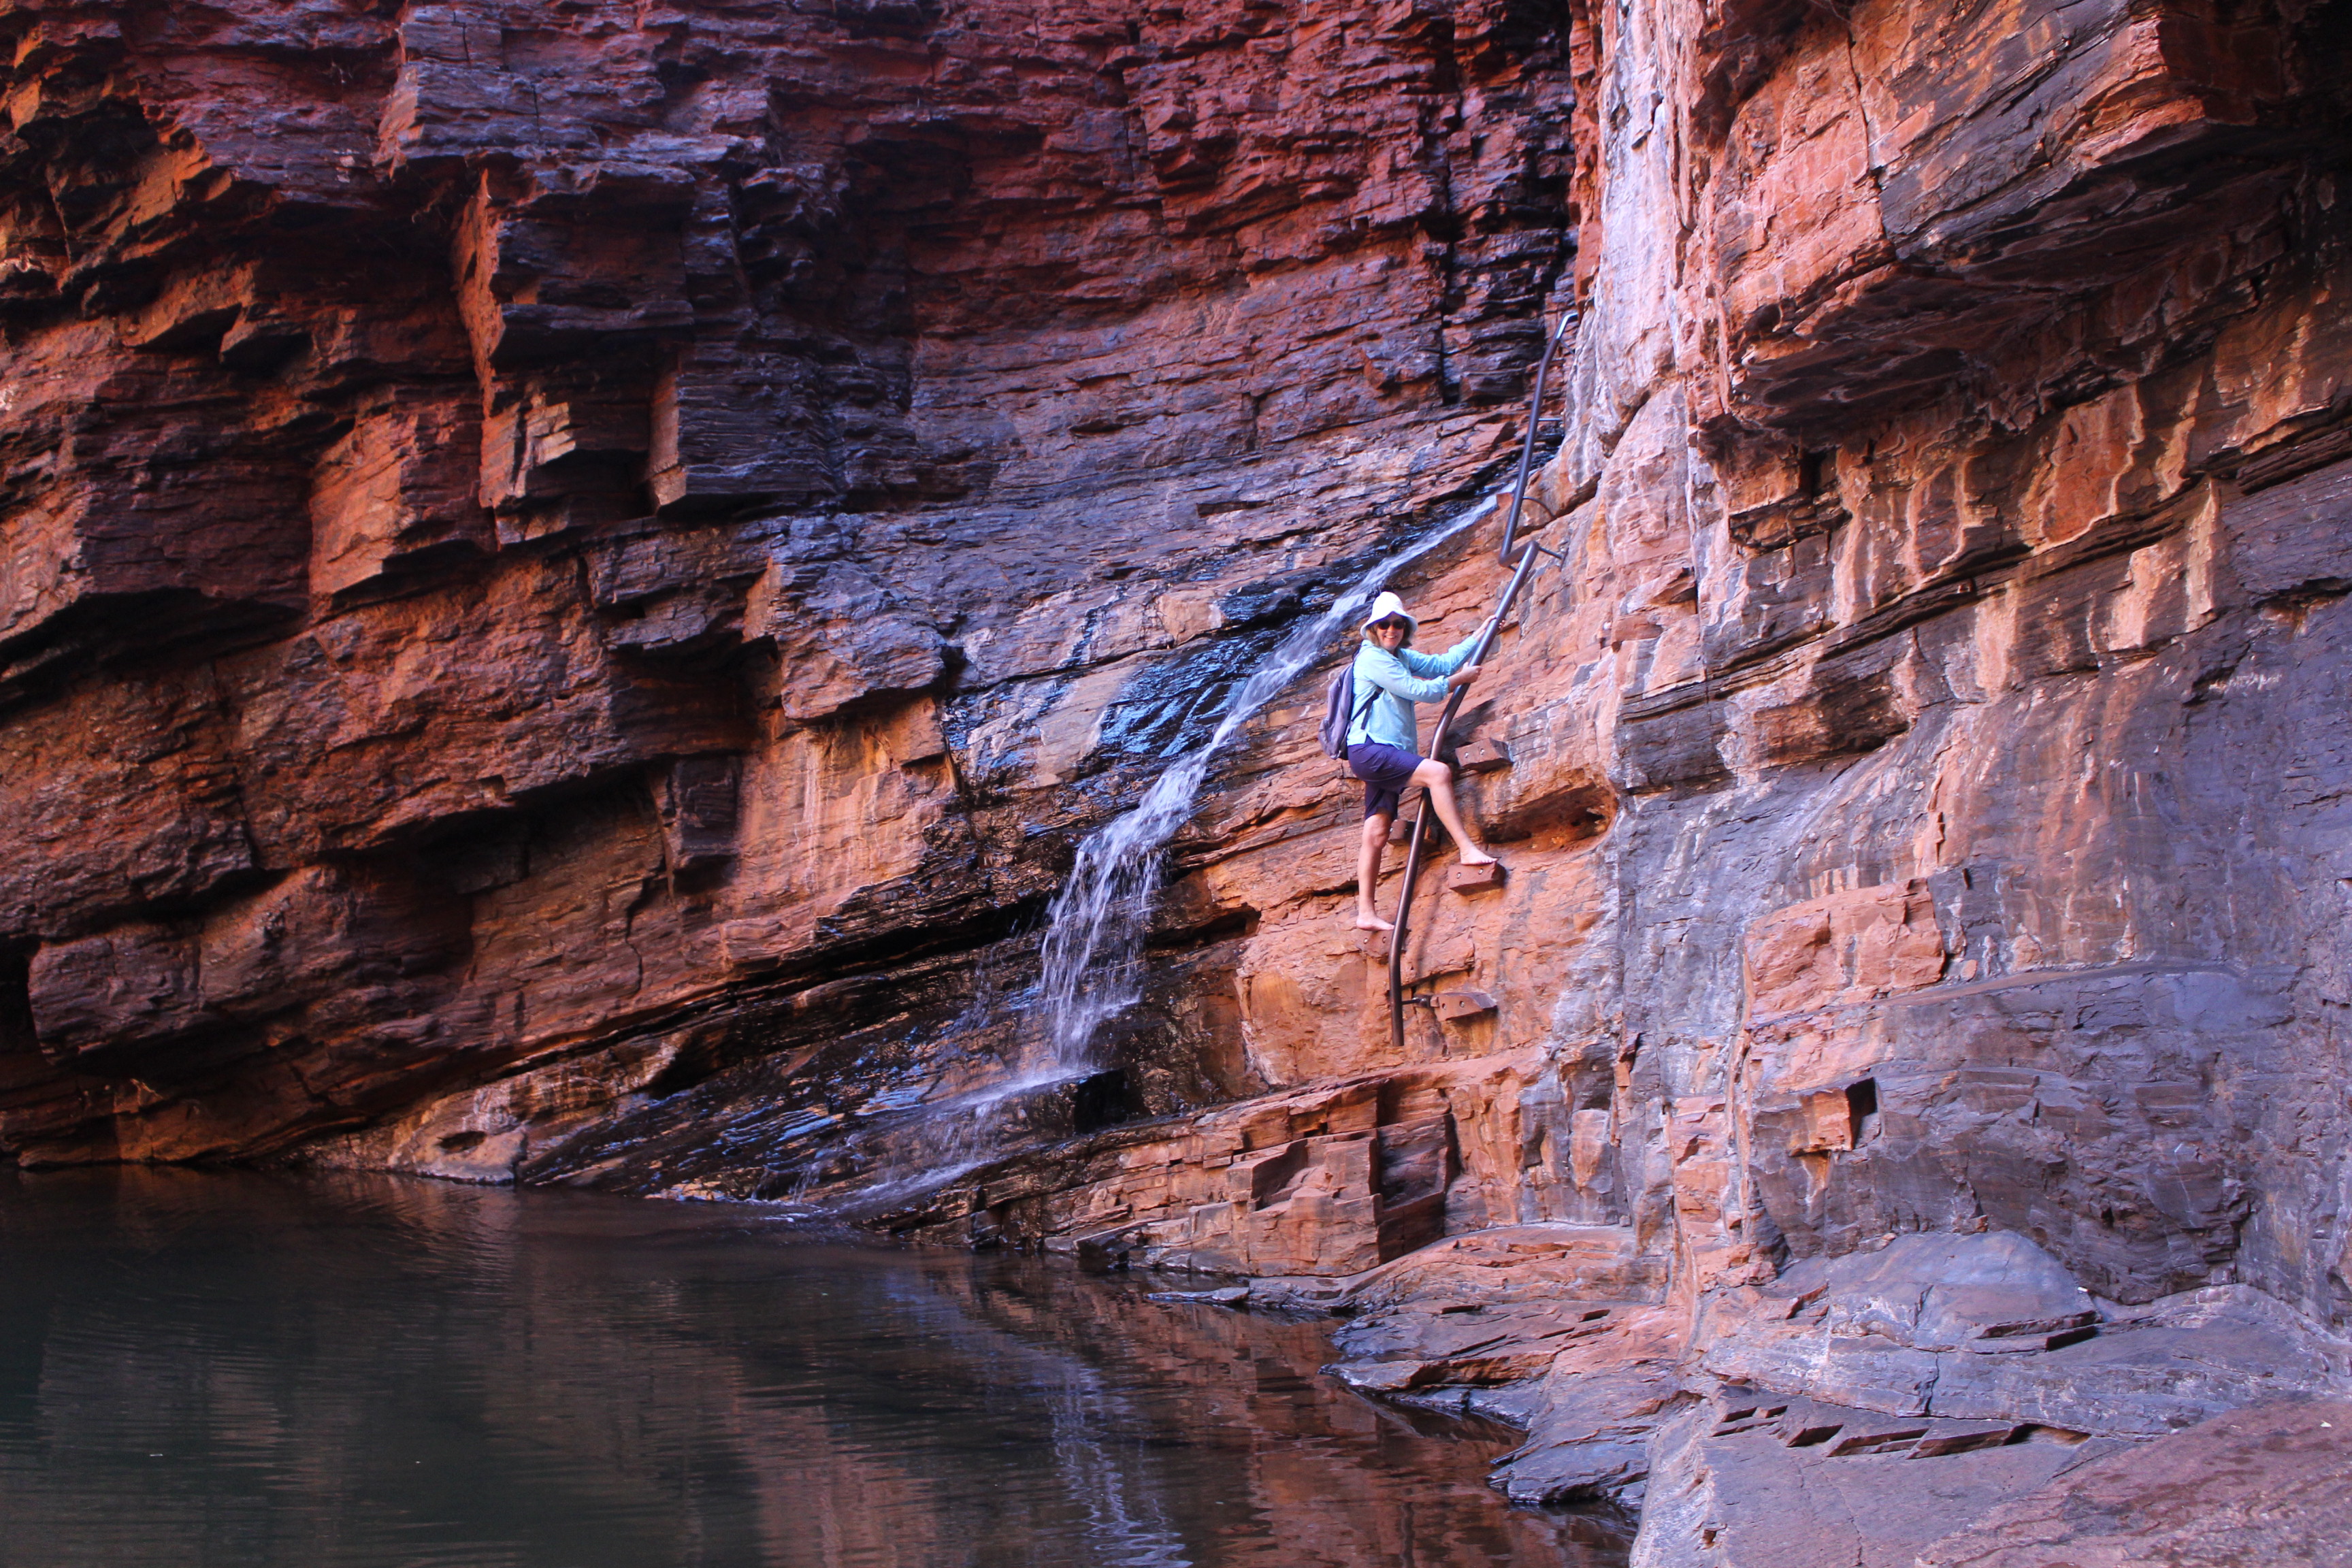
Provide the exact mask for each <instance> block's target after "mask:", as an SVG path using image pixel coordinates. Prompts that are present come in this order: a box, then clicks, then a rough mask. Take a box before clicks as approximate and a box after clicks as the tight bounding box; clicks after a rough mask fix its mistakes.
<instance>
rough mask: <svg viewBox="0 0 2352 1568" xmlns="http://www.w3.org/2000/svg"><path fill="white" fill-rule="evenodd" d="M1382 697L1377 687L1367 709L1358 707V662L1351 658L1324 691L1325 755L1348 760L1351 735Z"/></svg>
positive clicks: (1366, 704)
mask: <svg viewBox="0 0 2352 1568" xmlns="http://www.w3.org/2000/svg"><path fill="white" fill-rule="evenodd" d="M1379 696H1380V689H1378V688H1377V687H1375V688H1374V689H1373V690H1372V695H1371V696H1370V697H1367V698H1365V699H1364V706H1363V707H1362V708H1358V707H1357V706H1356V661H1355V660H1354V659H1352V658H1350V659H1349V661H1348V662H1347V663H1345V664H1343V665H1341V666H1340V667H1339V673H1338V674H1337V675H1334V676H1333V677H1332V678H1331V684H1330V685H1329V686H1327V687H1325V688H1324V689H1323V754H1324V755H1325V756H1327V757H1337V758H1339V760H1340V761H1341V762H1343V763H1344V762H1346V761H1347V760H1348V731H1349V730H1350V729H1352V728H1354V726H1355V722H1356V721H1357V720H1359V719H1360V718H1362V717H1363V716H1364V712H1365V710H1367V709H1369V708H1370V707H1371V705H1372V702H1373V700H1374V699H1375V698H1377V697H1379Z"/></svg>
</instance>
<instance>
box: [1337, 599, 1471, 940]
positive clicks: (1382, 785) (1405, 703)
mask: <svg viewBox="0 0 2352 1568" xmlns="http://www.w3.org/2000/svg"><path fill="white" fill-rule="evenodd" d="M1419 626H1420V623H1419V622H1417V621H1415V620H1414V619H1413V618H1412V616H1409V615H1407V614H1405V608H1404V601H1403V600H1402V599H1400V598H1398V597H1397V596H1396V595H1394V594H1382V595H1381V596H1380V597H1379V598H1377V599H1375V600H1373V601H1372V613H1371V614H1370V615H1369V616H1365V617H1364V646H1363V647H1360V648H1359V649H1357V650H1356V671H1355V674H1356V711H1355V713H1354V715H1353V716H1352V717H1351V718H1350V719H1349V723H1348V771H1349V773H1354V774H1355V775H1356V776H1357V777H1358V778H1360V779H1361V780H1363V781H1364V847H1363V850H1362V853H1361V854H1360V855H1359V856H1358V857H1357V859H1356V929H1357V930H1359V931H1394V930H1395V929H1396V928H1395V927H1394V926H1392V925H1391V924H1390V923H1389V922H1388V921H1384V920H1382V919H1381V917H1380V916H1379V915H1378V914H1377V913H1375V912H1374V911H1373V909H1372V891H1373V889H1376V888H1378V887H1379V886H1380V881H1381V856H1382V855H1383V854H1385V853H1386V852H1387V850H1388V846H1389V829H1390V827H1391V826H1393V825H1394V824H1395V822H1396V814H1397V805H1398V802H1399V800H1400V799H1401V798H1402V795H1404V791H1405V786H1406V785H1408V784H1419V785H1421V786H1422V788H1423V789H1425V790H1427V791H1428V792H1429V804H1430V805H1433V806H1435V807H1436V808H1437V820H1438V821H1440V822H1442V823H1444V824H1445V831H1446V832H1448V833H1450V834H1452V835H1453V836H1454V843H1455V844H1456V845H1457V846H1459V847H1460V848H1461V851H1462V864H1463V865H1465V866H1491V865H1493V864H1494V863H1495V858H1494V857H1493V856H1492V855H1489V854H1487V853H1486V850H1484V849H1482V848H1480V847H1478V844H1477V841H1476V840H1475V839H1474V838H1472V837H1470V829H1469V828H1468V827H1467V826H1465V824H1464V823H1463V821H1462V809H1461V807H1459V806H1457V805H1454V770H1453V769H1452V768H1450V767H1448V766H1446V765H1445V764H1444V763H1441V762H1438V761H1436V760H1435V759H1434V758H1430V757H1423V756H1422V755H1421V754H1420V753H1419V752H1416V751H1414V749H1413V747H1414V744H1415V742H1417V741H1418V740H1419V739H1420V727H1419V725H1418V724H1416V723H1415V721H1414V720H1413V712H1412V705H1413V704H1414V703H1416V702H1434V701H1436V700H1438V699H1440V698H1442V697H1444V695H1445V693H1446V692H1447V690H1448V689H1451V688H1453V687H1456V686H1467V685H1469V684H1470V683H1471V682H1472V681H1474V680H1475V679H1478V667H1477V666H1476V665H1475V664H1471V663H1469V662H1468V661H1469V658H1470V654H1471V651H1472V650H1473V649H1474V648H1475V647H1477V644H1478V634H1477V633H1476V632H1473V633H1471V634H1470V635H1469V636H1468V637H1464V638H1463V639H1462V640H1461V641H1460V642H1458V643H1455V644H1454V646H1453V647H1450V648H1447V649H1446V650H1445V651H1444V653H1438V654H1428V653H1415V652H1413V651H1412V634H1413V633H1414V632H1415V631H1416V630H1418V629H1419ZM1481 629H1482V630H1483V629H1484V628H1481Z"/></svg>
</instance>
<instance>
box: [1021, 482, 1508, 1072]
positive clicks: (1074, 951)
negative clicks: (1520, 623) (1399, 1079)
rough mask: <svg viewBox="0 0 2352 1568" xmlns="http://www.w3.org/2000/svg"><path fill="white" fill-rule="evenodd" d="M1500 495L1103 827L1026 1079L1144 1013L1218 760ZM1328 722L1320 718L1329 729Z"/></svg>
mask: <svg viewBox="0 0 2352 1568" xmlns="http://www.w3.org/2000/svg"><path fill="white" fill-rule="evenodd" d="M1495 504H1496V497H1493V496H1489V497H1487V498H1486V500H1483V501H1480V502H1479V503H1478V504H1477V505H1475V506H1474V507H1471V508H1470V509H1468V510H1465V511H1464V512H1463V513H1462V514H1461V515H1460V516H1458V517H1455V518H1453V519H1451V520H1450V521H1447V522H1446V523H1445V524H1444V526H1442V527H1440V528H1439V529H1438V530H1437V531H1435V532H1433V533H1432V534H1430V535H1429V536H1428V537H1427V538H1425V539H1423V540H1422V541H1420V542H1418V543H1415V544H1413V545H1412V546H1411V547H1409V548H1407V549H1404V550H1401V551H1399V552H1396V553H1395V554H1393V555H1391V556H1389V557H1387V558H1386V559H1384V560H1382V561H1381V562H1380V563H1378V564H1376V565H1374V566H1373V567H1372V568H1371V570H1370V571H1368V572H1366V573H1365V574H1363V575H1362V576H1360V577H1358V578H1357V579H1356V580H1355V581H1354V582H1353V583H1351V584H1349V585H1348V587H1347V589H1346V590H1345V591H1344V592H1342V593H1341V594H1340V595H1339V597H1338V598H1337V599H1335V600H1333V601H1332V603H1331V606H1330V608H1328V609H1327V610H1325V611H1324V612H1323V613H1322V614H1321V615H1319V616H1316V617H1315V618H1314V619H1313V620H1312V621H1309V622H1308V623H1307V625H1305V626H1300V627H1298V628H1297V630H1295V631H1293V632H1292V633H1291V634H1290V635H1289V636H1288V637H1285V638H1283V639H1282V641H1281V643H1280V644H1278V645H1277V646H1276V648H1275V650H1274V652H1273V653H1272V654H1271V655H1270V656H1268V658H1266V661H1265V663H1264V664H1263V665H1261V666H1259V667H1258V668H1257V670H1256V672H1255V674H1253V675H1252V676H1251V677H1250V678H1249V679H1247V680H1245V681H1244V682H1242V683H1241V684H1240V685H1239V686H1237V687H1235V688H1234V691H1233V693H1232V694H1231V695H1230V696H1228V697H1227V698H1226V699H1225V702H1224V706H1223V709H1222V710H1220V711H1219V713H1218V714H1217V727H1216V728H1215V729H1214V730H1213V731H1211V732H1210V735H1209V738H1208V739H1207V740H1206V741H1204V742H1202V743H1201V744H1200V745H1198V746H1196V747H1194V748H1193V749H1192V752H1191V753H1190V754H1189V755H1187V756H1185V757H1184V758H1182V759H1181V761H1179V762H1178V763H1176V764H1175V765H1174V766H1172V767H1171V768H1170V769H1169V770H1168V771H1167V772H1166V773H1161V774H1160V777H1159V778H1158V779H1157V780H1156V781H1154V783H1153V784H1152V785H1151V787H1150V790H1148V791H1146V792H1145V794H1144V796H1143V798H1142V800H1140V801H1139V802H1138V803H1137V804H1136V805H1134V807H1133V808H1132V809H1130V810H1129V811H1128V812H1127V813H1126V814H1125V815H1124V816H1118V817H1117V818H1114V819H1113V820H1112V821H1110V822H1108V823H1106V824H1105V825H1104V826H1101V827H1099V828H1097V829H1096V830H1095V831H1094V832H1093V833H1091V834H1089V835H1087V838H1086V839H1085V841H1084V842H1082V843H1081V844H1080V845H1079V846H1078V858H1077V863H1076V865H1074V866H1073V867H1071V868H1070V879H1069V880H1068V881H1066V882H1065V883H1064V884H1063V885H1062V890H1061V892H1060V893H1058V894H1056V895H1055V899H1054V903H1053V908H1052V910H1051V911H1050V912H1049V914H1048V917H1047V919H1048V925H1047V928H1046V931H1045V954H1044V958H1045V968H1044V973H1043V976H1042V978H1041V979H1040V980H1039V983H1038V992H1039V997H1040V1000H1041V1001H1042V1002H1043V1004H1044V1006H1043V1009H1042V1010H1043V1012H1044V1014H1045V1017H1046V1019H1047V1021H1048V1026H1049V1029H1050V1035H1049V1037H1048V1051H1047V1058H1046V1060H1045V1062H1043V1063H1041V1064H1039V1067H1038V1068H1036V1069H1034V1070H1033V1071H1032V1072H1031V1073H1028V1074H1024V1077H1027V1078H1030V1079H1033V1081H1034V1080H1057V1079H1072V1078H1077V1077H1081V1076H1083V1075H1084V1074H1086V1073H1087V1072H1088V1071H1090V1070H1091V1069H1092V1068H1094V1066H1095V1065H1096V1064H1095V1062H1094V1059H1093V1056H1092V1052H1093V1048H1094V1039H1095V1035H1096V1033H1097V1031H1098V1030H1099V1029H1100V1028H1101V1027H1102V1026H1103V1025H1105V1024H1107V1023H1108V1022H1109V1021H1110V1020H1111V1019H1113V1018H1116V1017H1117V1016H1118V1015H1119V1014H1121V1013H1123V1012H1125V1011H1127V1009H1128V1008H1129V1007H1130V1006H1132V1005H1134V1004H1135V1001H1136V999H1137V997H1139V995H1141V994H1142V991H1143V963H1142V959H1143V942H1144V938H1145V937H1146V935H1148V934H1149V932H1150V929H1151V909H1152V904H1153V901H1154V900H1155V899H1156V898H1157V896H1158V894H1159V892H1160V872H1161V858H1160V850H1161V849H1162V848H1164V847H1166V846H1167V843H1168V841H1169V840H1170V839H1171V838H1172V837H1175V835H1176V830H1177V829H1178V828H1180V827H1181V826H1183V825H1184V822H1185V820H1186V818H1188V817H1190V816H1192V803H1193V801H1194V800H1195V799H1196V798H1197V797H1198V796H1199V795H1200V793H1201V784H1202V781H1203V780H1204V779H1205V778H1206V777H1207V776H1208V772H1209V764H1210V763H1211V762H1213V761H1214V760H1215V758H1216V755H1217V752H1219V751H1220V750H1221V749H1222V748H1223V746H1224V744H1225V742H1227V741H1229V740H1231V739H1232V738H1233V737H1234V734H1236V733H1237V732H1238V731H1240V730H1241V727H1242V726H1243V725H1244V724H1245V723H1247V722H1248V721H1249V720H1250V718H1251V717H1252V715H1254V714H1255V713H1256V712H1257V710H1259V709H1261V708H1263V707H1265V705H1266V704H1267V703H1268V702H1270V701H1272V700H1274V699H1275V697H1276V695H1277V694H1278V693H1280V692H1281V691H1282V689H1284V688H1285V687H1286V686H1288V685H1289V684H1290V683H1291V682H1292V681H1294V680H1296V679H1298V677H1299V676H1300V675H1301V674H1302V673H1304V672H1305V671H1306V670H1307V669H1308V668H1312V667H1313V666H1314V664H1315V663H1316V661H1317V660H1318V659H1320V658H1323V657H1324V656H1325V655H1326V654H1327V653H1328V651H1329V650H1330V647H1331V643H1332V639H1333V638H1335V637H1338V636H1339V633H1340V632H1341V631H1343V630H1344V629H1346V628H1347V627H1349V626H1350V625H1352V624H1353V619H1354V616H1356V613H1357V612H1358V611H1360V610H1361V609H1362V608H1363V607H1364V605H1368V604H1370V602H1371V600H1372V596H1373V595H1376V594H1378V593H1379V592H1380V591H1381V587H1382V586H1384V585H1385V584H1387V582H1388V580H1389V578H1390V577H1391V575H1392V574H1395V573H1396V571H1397V570H1398V569H1399V568H1401V567H1402V566H1405V565H1408V564H1410V563H1412V562H1414V561H1417V560H1419V559H1420V558H1421V557H1422V556H1423V555H1426V554H1428V553H1429V552H1431V551H1433V550H1434V549H1436V548H1437V547H1438V546H1439V545H1441V544H1443V543H1444V542H1446V541H1447V540H1449V539H1451V538H1453V537H1454V535H1455V534H1457V533H1460V532H1461V531H1463V530H1464V529H1465V528H1468V527H1470V526H1471V525H1472V524H1474V523H1475V522H1477V521H1478V520H1479V519H1481V518H1483V517H1485V516H1486V514H1487V513H1488V512H1489V511H1491V510H1494V508H1495ZM1320 719H1321V715H1320V714H1319V712H1318V715H1317V720H1318V722H1319V721H1320Z"/></svg>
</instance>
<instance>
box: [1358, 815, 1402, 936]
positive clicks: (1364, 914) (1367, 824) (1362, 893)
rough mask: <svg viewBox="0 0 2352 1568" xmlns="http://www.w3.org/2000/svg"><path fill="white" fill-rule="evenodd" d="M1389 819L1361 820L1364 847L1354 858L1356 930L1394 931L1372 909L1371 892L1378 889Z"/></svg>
mask: <svg viewBox="0 0 2352 1568" xmlns="http://www.w3.org/2000/svg"><path fill="white" fill-rule="evenodd" d="M1395 820H1396V819H1395V818H1394V817H1391V816H1368V817H1366V818H1364V844H1363V847H1362V848H1361V849H1360V851H1358V852H1357V855H1356V929H1357V930H1358V931H1394V930H1396V927H1394V926H1392V925H1391V924H1389V922H1388V921H1384V920H1382V919H1381V917H1380V915H1379V913H1378V912H1377V911H1375V910H1373V908H1372V893H1373V890H1374V889H1377V888H1379V886H1380V885H1381V856H1383V855H1385V854H1387V853H1388V847H1389V828H1390V827H1391V826H1392V825H1393V824H1394V822H1395Z"/></svg>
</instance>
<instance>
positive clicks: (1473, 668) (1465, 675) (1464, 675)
mask: <svg viewBox="0 0 2352 1568" xmlns="http://www.w3.org/2000/svg"><path fill="white" fill-rule="evenodd" d="M1478 670H1479V666H1477V665H1475V664H1465V665H1464V666H1463V667H1462V668H1459V669H1457V670H1455V671H1454V673H1453V674H1451V675H1449V676H1447V677H1446V678H1445V684H1446V685H1448V686H1467V685H1469V684H1470V683H1471V682H1472V681H1474V680H1475V679H1478Z"/></svg>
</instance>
